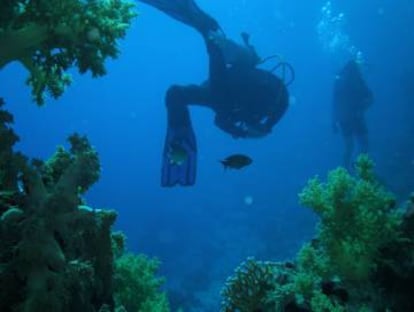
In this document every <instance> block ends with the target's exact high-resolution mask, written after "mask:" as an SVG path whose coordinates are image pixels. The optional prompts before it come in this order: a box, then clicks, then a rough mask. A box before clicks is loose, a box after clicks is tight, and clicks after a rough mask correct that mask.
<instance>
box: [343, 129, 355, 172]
mask: <svg viewBox="0 0 414 312" xmlns="http://www.w3.org/2000/svg"><path fill="white" fill-rule="evenodd" d="M339 125H340V127H341V133H342V138H343V140H344V152H343V160H342V165H343V166H344V168H345V169H347V170H351V169H352V166H351V164H352V156H353V154H354V132H353V127H352V123H350V122H349V121H342V122H339Z"/></svg>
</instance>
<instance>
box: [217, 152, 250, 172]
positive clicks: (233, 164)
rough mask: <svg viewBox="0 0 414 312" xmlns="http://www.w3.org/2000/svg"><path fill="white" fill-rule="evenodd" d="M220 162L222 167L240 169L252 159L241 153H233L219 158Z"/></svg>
mask: <svg viewBox="0 0 414 312" xmlns="http://www.w3.org/2000/svg"><path fill="white" fill-rule="evenodd" d="M220 162H221V163H222V164H223V166H224V169H227V168H230V169H241V168H243V167H246V166H248V165H250V164H251V163H252V162H253V160H252V159H251V158H250V157H249V156H246V155H243V154H233V155H230V156H229V157H227V158H225V159H224V160H220Z"/></svg>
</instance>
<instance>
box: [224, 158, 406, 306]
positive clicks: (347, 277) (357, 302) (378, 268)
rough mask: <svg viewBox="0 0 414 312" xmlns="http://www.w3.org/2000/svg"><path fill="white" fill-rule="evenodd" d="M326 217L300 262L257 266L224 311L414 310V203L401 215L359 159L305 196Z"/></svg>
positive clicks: (244, 272)
mask: <svg viewBox="0 0 414 312" xmlns="http://www.w3.org/2000/svg"><path fill="white" fill-rule="evenodd" d="M299 198H300V201H301V203H302V204H303V205H305V206H307V207H310V208H312V209H313V210H314V211H315V212H316V213H317V214H318V215H319V217H320V223H319V225H318V228H317V235H316V237H315V239H313V240H312V241H311V242H309V243H306V244H304V245H303V247H302V248H301V250H300V251H299V253H298V255H297V257H296V259H295V261H294V262H292V263H290V262H289V263H278V262H263V261H256V260H253V259H249V260H248V261H247V262H245V263H243V264H241V266H240V267H239V268H238V269H236V271H235V273H234V276H232V277H231V278H229V280H228V282H227V283H226V285H225V287H224V289H223V293H222V295H223V302H222V311H225V312H235V311H242V312H243V311H262V312H263V311H265V312H267V311H268V312H275V311H285V312H289V311H313V312H319V311H320V312H324V311H333V312H342V311H385V310H388V309H389V310H391V311H411V310H413V309H414V304H413V303H412V297H411V295H412V293H411V289H412V285H414V253H413V246H414V221H413V220H414V217H413V216H414V213H413V211H414V197H413V198H411V199H410V201H408V203H407V205H405V206H404V207H402V208H400V209H397V208H396V207H395V206H396V204H395V199H394V198H393V196H392V195H391V194H390V193H389V192H387V191H386V190H385V189H384V188H383V186H382V185H381V184H380V183H379V182H378V181H377V180H376V178H375V175H374V171H373V162H372V161H371V160H370V159H369V158H368V157H367V156H366V155H362V156H360V157H359V159H358V161H357V164H356V175H355V176H352V175H350V174H349V173H348V172H347V171H346V170H345V169H343V168H338V169H336V170H333V171H332V172H330V174H329V175H328V179H327V182H321V181H320V180H319V179H318V178H314V179H311V180H310V181H309V182H308V185H307V186H306V187H305V188H304V190H303V191H302V192H301V193H300V195H299Z"/></svg>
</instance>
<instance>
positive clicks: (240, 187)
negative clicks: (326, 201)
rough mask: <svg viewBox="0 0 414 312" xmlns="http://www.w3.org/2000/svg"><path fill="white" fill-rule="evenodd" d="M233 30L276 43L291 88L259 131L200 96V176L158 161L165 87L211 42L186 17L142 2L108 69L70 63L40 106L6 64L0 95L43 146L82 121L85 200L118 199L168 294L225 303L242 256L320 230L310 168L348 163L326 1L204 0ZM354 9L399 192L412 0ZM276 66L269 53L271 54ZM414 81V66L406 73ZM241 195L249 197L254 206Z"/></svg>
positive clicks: (376, 138) (203, 306)
mask: <svg viewBox="0 0 414 312" xmlns="http://www.w3.org/2000/svg"><path fill="white" fill-rule="evenodd" d="M198 3H199V5H200V6H201V7H202V8H203V9H205V10H206V11H207V12H209V13H210V14H211V15H212V16H214V17H215V18H216V19H217V20H218V21H219V22H220V24H221V25H222V27H223V28H224V30H225V31H226V33H227V35H228V36H229V37H232V38H236V39H237V40H238V39H239V33H240V32H241V31H248V32H249V33H250V34H251V36H252V37H251V40H252V43H253V44H254V45H255V46H256V48H257V50H258V52H259V54H260V55H262V56H267V55H271V54H274V53H279V54H281V55H283V56H284V58H285V59H286V60H288V61H289V62H290V63H291V64H292V65H293V66H294V67H295V70H296V75H297V79H296V81H295V82H294V84H293V85H292V86H291V87H290V92H291V95H292V96H293V97H294V98H295V101H294V102H293V103H292V105H291V106H290V108H289V111H288V113H287V114H286V115H285V117H284V118H283V119H282V120H281V122H280V123H279V124H278V125H277V126H276V127H275V128H274V131H273V133H272V135H270V136H268V137H267V138H264V139H260V140H233V139H232V138H231V137H229V136H228V135H226V134H225V133H223V132H220V131H219V130H218V129H217V128H215V127H214V125H213V117H214V116H213V114H212V112H211V111H209V110H207V109H203V108H192V109H191V114H192V118H193V124H194V127H195V132H196V134H197V139H198V146H199V167H198V180H197V185H196V186H195V187H192V188H173V189H162V188H161V187H160V186H159V180H160V177H159V175H160V163H161V152H162V147H163V140H164V134H165V128H166V112H165V108H164V103H163V99H164V94H165V91H166V90H167V88H168V87H169V86H170V85H171V84H189V83H199V82H202V81H203V80H204V79H205V78H206V77H207V65H208V63H207V61H208V60H207V55H206V52H205V47H204V45H203V41H202V40H201V38H200V36H199V35H198V34H197V33H196V32H195V31H194V30H193V29H191V28H189V27H188V26H185V25H183V24H181V23H178V22H176V21H174V20H172V19H171V18H169V17H167V16H166V15H164V14H162V13H160V12H158V11H156V10H154V9H152V8H150V7H148V6H145V5H141V4H139V7H138V8H139V12H140V16H139V17H138V18H137V19H136V20H135V21H134V23H133V25H132V28H131V29H130V30H129V32H128V35H127V37H126V38H125V40H123V41H121V42H120V49H121V51H122V53H121V55H120V57H119V59H117V60H115V61H109V62H108V63H107V68H108V75H107V76H105V77H103V78H100V79H91V77H90V76H89V75H85V76H79V75H78V74H76V72H74V83H73V85H72V86H71V87H70V88H69V89H68V90H67V92H66V93H65V94H64V96H63V97H62V98H60V99H59V100H58V101H53V100H52V99H49V100H48V103H47V105H46V106H45V107H42V108H38V107H36V106H35V105H34V103H32V102H31V99H30V91H29V89H28V88H27V87H26V86H25V85H24V81H25V78H26V75H27V74H26V72H25V71H24V69H22V67H21V66H20V65H19V64H11V65H9V66H7V67H6V68H5V69H4V70H3V71H2V72H0V85H1V86H2V88H1V96H3V97H4V98H5V100H6V102H7V107H6V108H7V109H9V110H10V111H11V112H12V113H13V114H14V115H15V129H16V131H17V133H18V134H19V135H20V137H21V142H20V143H19V145H18V149H20V150H22V151H23V152H24V153H26V154H27V155H30V156H32V157H41V158H47V157H49V156H50V155H51V154H52V153H53V152H54V150H55V149H56V146H57V145H59V144H63V143H65V140H66V137H67V136H68V135H69V134H71V133H73V132H74V131H78V132H80V133H82V134H87V135H88V137H89V139H90V140H91V142H92V143H93V144H94V146H95V147H96V149H97V150H98V152H99V155H100V159H101V163H102V177H101V180H100V181H99V183H97V184H96V185H95V186H94V187H93V189H92V190H91V191H90V192H89V194H88V195H87V200H88V202H89V204H90V205H92V206H94V207H98V208H111V209H116V210H117V211H118V212H119V218H118V223H117V226H116V227H117V229H120V230H122V231H124V232H125V233H126V234H127V236H128V247H129V249H130V250H132V251H134V252H144V253H147V254H150V255H153V256H157V257H159V258H160V260H161V261H162V267H161V273H162V274H164V275H166V277H167V279H168V283H167V287H168V289H169V290H170V293H171V299H172V301H173V304H174V306H177V305H184V306H186V307H187V308H188V307H191V309H192V311H198V310H200V311H210V310H209V309H211V311H217V308H216V307H217V304H218V302H219V290H220V288H221V287H222V285H223V283H224V280H225V278H226V276H228V275H229V274H231V272H232V270H233V269H234V268H235V266H236V265H237V264H238V263H240V262H241V261H242V260H244V259H245V258H246V257H247V256H255V257H256V258H258V259H268V260H279V259H286V258H289V257H293V256H294V255H295V253H296V251H297V250H298V248H299V247H300V245H301V244H302V242H303V241H304V240H307V239H309V238H310V237H311V236H312V234H313V233H314V225H315V222H316V218H315V217H314V216H313V215H312V213H311V212H310V211H309V210H307V209H306V208H304V207H300V206H299V205H298V201H297V193H298V192H299V191H300V190H301V189H302V187H303V186H304V185H305V183H306V181H307V179H308V178H309V177H312V176H314V175H315V174H319V175H321V176H324V175H325V174H326V172H327V171H328V170H330V169H332V168H334V167H336V166H337V165H339V164H340V160H341V153H342V142H341V138H340V137H338V136H337V135H334V134H333V133H332V132H331V128H330V98H331V87H332V82H333V79H334V76H335V72H336V70H338V68H339V66H340V65H341V62H343V61H344V60H342V59H339V58H337V57H336V56H335V55H334V54H329V53H326V52H324V51H323V49H322V45H321V42H319V41H318V35H317V32H316V25H317V23H318V21H319V19H320V16H321V14H320V9H321V7H322V6H323V4H324V3H325V1H309V0H295V1H288V0H243V1H240V0H226V1H212V0H199V1H198ZM332 4H333V8H334V10H335V11H337V12H343V13H344V14H345V16H346V20H347V23H346V29H345V30H346V32H347V33H348V35H349V36H350V39H351V40H352V42H353V43H354V44H355V45H356V46H357V47H358V48H359V49H360V50H362V51H363V53H364V56H365V58H366V65H365V66H364V74H365V76H366V79H367V82H368V84H369V85H370V87H371V88H372V89H373V92H374V94H375V99H376V100H375V104H374V105H373V106H372V108H371V109H370V110H369V112H368V114H367V117H368V126H369V131H370V141H371V155H372V157H373V159H374V160H375V161H376V163H377V165H378V166H377V169H378V174H379V176H380V177H381V179H382V180H383V181H384V183H386V184H387V185H388V186H389V188H391V189H392V190H393V191H394V192H396V193H397V195H398V196H399V198H401V199H403V198H404V196H406V195H407V193H408V192H409V191H410V190H412V189H413V187H414V182H413V172H414V169H413V165H414V163H413V160H414V147H413V142H414V140H413V139H412V134H413V133H412V131H414V127H413V125H412V123H413V120H414V113H413V112H414V109H413V104H414V96H413V93H414V89H411V90H413V91H411V92H412V93H411V95H408V96H406V95H404V94H403V90H402V83H403V82H402V78H401V77H402V74H403V73H404V72H405V71H410V70H413V68H414V64H413V61H412V56H413V55H414V48H413V47H414V33H413V31H412V30H413V29H414V25H413V24H412V22H410V20H411V21H413V20H414V4H413V3H412V1H411V0H398V1H386V0H377V1H374V0H364V1H361V0H342V1H332ZM269 66H270V65H269ZM411 79H412V81H411V85H412V86H413V88H414V74H413V77H412V78H411ZM235 152H237V153H245V154H248V155H250V156H251V157H252V158H253V159H254V163H253V165H252V166H250V167H249V168H246V169H245V170H243V171H232V172H223V168H222V167H221V166H220V164H219V163H218V160H219V159H222V158H224V157H225V156H227V155H229V154H231V153H235ZM246 196H251V197H252V198H253V204H252V205H246V204H245V202H244V199H245V197H246Z"/></svg>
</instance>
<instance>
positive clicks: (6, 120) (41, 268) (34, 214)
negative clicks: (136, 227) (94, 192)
mask: <svg viewBox="0 0 414 312" xmlns="http://www.w3.org/2000/svg"><path fill="white" fill-rule="evenodd" d="M2 105H3V102H2V101H1V102H0V147H1V149H0V311H2V312H45V311H53V312H73V311H78V312H96V311H101V312H104V311H114V310H115V308H116V307H115V300H114V298H117V305H118V308H119V309H120V307H121V306H122V305H123V304H124V303H123V302H122V301H123V300H124V299H125V298H124V295H125V294H130V296H131V294H132V292H133V291H134V290H140V291H141V290H145V292H143V293H141V294H140V295H139V296H138V297H135V298H134V301H133V302H134V303H135V304H140V305H142V306H137V305H136V306H133V309H131V310H128V311H129V312H135V311H162V312H164V311H168V302H167V300H166V297H165V295H164V294H162V293H160V292H159V287H160V286H161V284H162V279H159V278H157V277H155V271H156V269H157V267H158V264H157V262H156V261H155V260H152V259H148V258H146V257H144V256H140V257H138V256H132V255H130V256H124V255H123V248H124V244H125V242H124V236H123V235H121V234H119V233H112V232H111V227H112V225H113V224H114V222H115V219H116V213H115V211H111V210H98V209H92V208H90V207H88V206H86V205H85V203H84V201H83V199H82V195H83V194H84V193H85V192H86V191H87V190H88V189H89V188H90V187H91V185H92V184H93V183H95V182H96V181H97V180H98V178H99V174H100V164H99V159H98V154H97V152H96V151H95V150H94V148H93V147H92V146H91V145H90V143H89V141H88V140H87V139H86V137H83V136H80V135H78V134H75V135H72V136H71V137H70V138H69V143H70V148H69V149H68V150H66V149H65V148H64V147H59V148H58V149H57V151H56V153H55V154H54V155H53V157H51V158H50V159H49V160H47V161H45V162H43V161H40V160H32V161H29V160H28V159H27V158H25V157H24V156H23V155H21V154H20V153H15V152H14V151H13V145H14V144H15V143H16V142H17V141H18V137H17V135H16V134H15V133H14V132H13V130H12V128H11V127H10V126H11V123H12V122H13V118H12V115H10V114H9V113H8V112H6V111H5V110H3V109H2V107H1V106H2ZM115 261H117V262H116V263H117V264H116V265H115ZM114 276H116V279H114ZM115 280H116V283H114V281H115ZM119 281H123V282H124V283H123V284H121V283H120V282H119ZM115 286H116V287H115ZM115 288H116V289H115ZM125 300H126V299H125ZM130 301H131V300H129V301H128V302H130ZM126 304H127V303H125V305H126ZM137 307H138V308H139V309H138V308H137ZM142 307H146V309H142ZM135 308H137V310H134V309H135ZM119 309H118V311H121V310H119ZM123 311H125V309H124V310H123Z"/></svg>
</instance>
